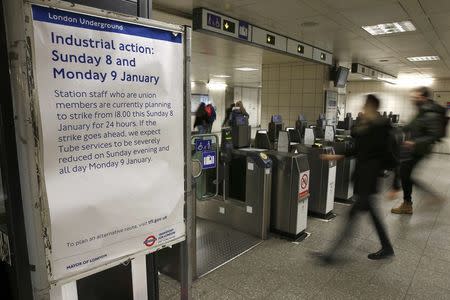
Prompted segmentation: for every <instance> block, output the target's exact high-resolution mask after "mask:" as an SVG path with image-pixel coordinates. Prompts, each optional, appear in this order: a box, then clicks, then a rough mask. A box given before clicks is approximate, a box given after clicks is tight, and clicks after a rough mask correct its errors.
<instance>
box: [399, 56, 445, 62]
mask: <svg viewBox="0 0 450 300" xmlns="http://www.w3.org/2000/svg"><path fill="white" fill-rule="evenodd" d="M406 59H407V60H409V61H434V60H439V59H440V58H439V56H413V57H407V58H406Z"/></svg>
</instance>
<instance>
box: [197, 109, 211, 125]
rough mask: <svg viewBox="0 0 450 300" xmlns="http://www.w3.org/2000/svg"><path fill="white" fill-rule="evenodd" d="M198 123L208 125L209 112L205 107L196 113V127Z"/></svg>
mask: <svg viewBox="0 0 450 300" xmlns="http://www.w3.org/2000/svg"><path fill="white" fill-rule="evenodd" d="M198 125H202V126H206V125H208V113H207V112H206V110H204V109H198V110H197V112H196V113H195V121H194V128H195V127H197V126H198Z"/></svg>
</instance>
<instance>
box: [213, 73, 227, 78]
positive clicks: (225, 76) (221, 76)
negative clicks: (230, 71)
mask: <svg viewBox="0 0 450 300" xmlns="http://www.w3.org/2000/svg"><path fill="white" fill-rule="evenodd" d="M211 76H212V77H217V78H230V77H231V76H230V75H214V74H212V75H211Z"/></svg>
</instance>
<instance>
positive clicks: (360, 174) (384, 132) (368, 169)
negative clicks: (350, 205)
mask: <svg viewBox="0 0 450 300" xmlns="http://www.w3.org/2000/svg"><path fill="white" fill-rule="evenodd" d="M391 130H392V126H391V124H390V122H389V120H388V119H386V118H383V117H381V116H380V117H378V118H377V119H375V120H373V121H368V122H365V121H361V122H360V124H359V125H358V126H355V127H353V129H352V137H353V138H354V139H355V149H356V166H355V172H354V174H353V179H354V192H355V194H357V195H361V194H367V195H371V194H375V193H376V192H377V182H378V176H379V174H380V172H381V170H383V169H384V167H383V166H384V161H385V160H386V157H387V156H388V151H389V147H388V143H387V141H388V140H389V136H390V134H391Z"/></svg>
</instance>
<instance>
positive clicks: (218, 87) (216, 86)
mask: <svg viewBox="0 0 450 300" xmlns="http://www.w3.org/2000/svg"><path fill="white" fill-rule="evenodd" d="M206 87H207V88H208V89H209V90H213V91H223V90H225V89H226V88H227V84H226V83H224V82H208V83H207V84H206Z"/></svg>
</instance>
